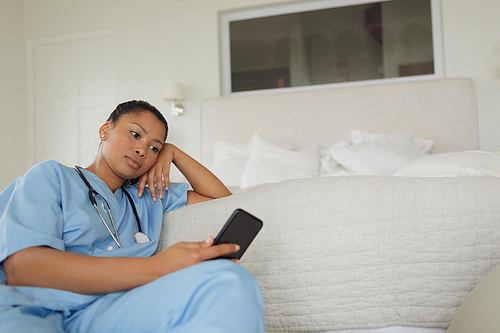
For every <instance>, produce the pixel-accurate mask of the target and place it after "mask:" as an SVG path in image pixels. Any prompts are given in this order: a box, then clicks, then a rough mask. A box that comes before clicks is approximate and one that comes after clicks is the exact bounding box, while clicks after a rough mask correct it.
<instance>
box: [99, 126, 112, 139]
mask: <svg viewBox="0 0 500 333" xmlns="http://www.w3.org/2000/svg"><path fill="white" fill-rule="evenodd" d="M110 128H111V122H110V121H107V122H105V123H104V125H102V126H101V127H100V128H99V139H101V141H105V140H106V138H107V136H108V132H109V129H110Z"/></svg>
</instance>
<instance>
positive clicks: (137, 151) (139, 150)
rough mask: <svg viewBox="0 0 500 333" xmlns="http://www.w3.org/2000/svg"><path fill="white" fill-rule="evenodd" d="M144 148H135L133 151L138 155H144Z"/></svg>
mask: <svg viewBox="0 0 500 333" xmlns="http://www.w3.org/2000/svg"><path fill="white" fill-rule="evenodd" d="M144 152H145V150H144V149H142V148H135V153H136V154H137V155H139V156H145V153H144Z"/></svg>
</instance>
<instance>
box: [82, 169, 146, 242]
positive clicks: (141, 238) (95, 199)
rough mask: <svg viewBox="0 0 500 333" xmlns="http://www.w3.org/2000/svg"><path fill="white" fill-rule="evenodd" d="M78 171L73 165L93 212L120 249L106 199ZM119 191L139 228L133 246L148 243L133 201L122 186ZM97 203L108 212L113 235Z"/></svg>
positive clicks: (118, 238)
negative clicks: (80, 178) (86, 192)
mask: <svg viewBox="0 0 500 333" xmlns="http://www.w3.org/2000/svg"><path fill="white" fill-rule="evenodd" d="M80 169H81V168H80V167H79V166H78V165H75V170H76V172H78V174H79V175H80V177H82V179H83V181H84V182H85V184H86V185H87V187H88V188H89V199H90V202H91V203H92V205H93V206H94V208H95V210H96V211H97V214H99V217H100V218H101V220H102V223H104V226H105V227H106V229H107V230H108V232H109V234H110V235H111V237H112V238H113V240H114V241H115V243H116V245H118V247H119V248H121V247H122V244H121V242H120V237H118V232H117V231H116V225H115V221H114V220H113V216H111V209H110V208H109V204H108V202H107V201H106V199H104V197H103V196H102V195H100V194H99V193H98V192H97V191H96V190H94V189H93V188H92V186H91V185H90V183H89V182H88V180H87V178H86V177H85V175H84V174H83V172H82V170H80ZM121 189H122V191H123V193H125V195H126V196H127V198H128V201H130V205H131V206H132V210H133V211H134V215H135V220H136V221H137V227H138V228H139V231H138V232H136V233H135V234H134V244H136V245H137V244H143V243H147V242H150V241H151V240H150V239H149V237H148V236H147V235H146V234H145V233H143V232H142V229H141V220H140V219H139V214H137V210H136V209H135V205H134V201H133V200H132V197H131V196H130V193H128V191H127V190H126V189H125V187H124V186H122V187H121ZM98 203H99V204H100V205H101V206H102V208H103V209H104V210H106V211H107V212H108V216H109V219H110V220H111V225H112V226H113V229H114V232H115V233H114V234H113V231H111V228H110V227H109V226H108V224H107V223H106V221H105V220H104V216H102V214H101V211H100V210H99V207H98V206H97V204H98ZM115 235H116V236H115Z"/></svg>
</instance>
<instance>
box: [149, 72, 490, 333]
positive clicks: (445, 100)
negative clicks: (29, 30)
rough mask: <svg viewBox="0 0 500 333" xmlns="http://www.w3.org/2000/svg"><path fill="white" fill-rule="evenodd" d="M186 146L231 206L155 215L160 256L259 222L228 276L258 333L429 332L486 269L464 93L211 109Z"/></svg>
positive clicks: (363, 90)
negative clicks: (257, 293) (250, 307)
mask: <svg viewBox="0 0 500 333" xmlns="http://www.w3.org/2000/svg"><path fill="white" fill-rule="evenodd" d="M221 143H222V144H221ZM201 145H202V162H203V163H204V164H205V165H206V166H207V167H211V168H214V169H217V168H218V170H226V171H227V172H228V173H229V174H227V175H226V174H225V175H221V176H220V177H221V179H222V178H224V179H225V182H227V185H229V186H231V188H232V189H233V191H234V192H235V194H234V195H233V196H231V197H227V198H223V199H218V200H214V201H211V202H206V203H201V204H197V205H193V206H188V207H185V208H182V209H179V210H176V211H173V212H169V213H167V214H165V216H164V229H163V231H162V237H161V239H160V245H159V249H162V248H164V247H167V246H169V245H172V244H174V243H176V242H179V241H199V240H201V239H204V238H205V237H206V236H207V235H215V234H216V233H217V232H218V231H219V230H220V228H221V227H222V225H223V224H224V222H225V220H226V219H227V217H228V216H229V215H230V214H231V212H232V211H233V210H234V209H236V208H243V209H245V210H247V211H249V212H251V213H253V214H255V215H256V216H258V217H260V218H261V219H262V220H263V221H264V227H263V229H262V230H261V232H260V234H259V235H258V237H257V238H256V239H255V241H254V243H253V244H252V245H251V247H250V248H249V249H248V251H247V252H246V253H245V255H244V257H243V259H242V265H243V266H244V267H246V268H247V269H248V270H249V271H251V272H252V273H253V274H254V275H255V276H256V277H257V279H258V281H259V283H260V285H261V289H262V294H263V299H264V303H265V309H266V327H267V330H268V331H273V332H274V331H275V332H320V331H323V332H324V331H342V330H345V331H346V332H444V331H445V330H446V329H447V328H448V326H449V325H450V323H451V322H452V321H455V320H454V318H455V314H456V313H457V311H459V308H460V306H461V305H462V304H463V303H465V302H464V300H466V299H467V298H468V296H469V295H470V293H471V290H475V289H474V288H475V287H476V286H477V285H478V284H480V283H482V282H481V281H483V279H484V277H485V276H487V275H488V274H489V273H490V272H492V271H493V269H494V267H495V266H496V265H497V264H498V263H499V262H500V223H499V222H500V209H499V207H500V177H498V176H499V175H500V168H499V167H500V159H499V154H497V153H490V152H481V151H479V150H478V148H479V143H478V126H477V110H476V98H475V91H474V84H473V82H472V81H471V80H469V79H444V80H432V81H420V82H406V83H399V84H394V83H390V84H381V85H367V86H358V87H347V88H328V89H317V90H310V91H302V92H285V91H284V92H282V93H266V94H254V95H240V96H231V97H218V98H212V99H208V100H206V101H204V103H203V105H202V141H201ZM218 145H219V148H220V147H223V148H224V149H225V150H224V149H223V151H222V152H221V151H219V152H218V153H217V149H215V148H217V147H218ZM359 147H361V148H359ZM409 147H410V148H411V149H410V148H409ZM408 150H410V153H408ZM249 151H250V153H249ZM380 151H382V152H383V153H384V154H389V155H383V158H382V159H381V157H380V156H378V155H377V154H378V153H380ZM242 152H247V155H244V154H243V155H242ZM254 152H258V153H255V154H253V153H254ZM400 152H403V153H400ZM235 154H236V155H235ZM229 155H232V157H233V159H231V160H228V156H229ZM254 155H255V156H254ZM375 155H377V156H375ZM234 156H236V157H234ZM387 156H389V157H387ZM401 156H404V157H403V158H401ZM306 157H307V158H306ZM305 159H307V160H308V162H303V160H305ZM314 159H315V161H316V162H315V163H313V162H311V161H313V160H314ZM270 160H273V163H275V164H269V161H270ZM339 160H340V161H341V162H342V163H339ZM367 161H368V162H367ZM384 162H386V163H384ZM217 163H219V166H217ZM224 163H226V164H225V167H224ZM227 163H229V164H227ZM231 163H232V164H231ZM360 165H361V166H360ZM385 165H390V168H385ZM295 167H297V169H300V168H302V169H301V170H298V171H297V170H292V169H294V168H295ZM235 170H238V171H237V172H235ZM249 170H250V171H252V172H250V171H249ZM304 170H306V171H304ZM299 171H300V172H299ZM302 171H303V173H301V172H302ZM214 172H215V171H214ZM219 172H222V171H219ZM256 174H258V175H256ZM490 274H491V273H490ZM485 280H486V279H485ZM460 309H461V308H460Z"/></svg>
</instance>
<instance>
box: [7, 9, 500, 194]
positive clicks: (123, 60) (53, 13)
mask: <svg viewBox="0 0 500 333" xmlns="http://www.w3.org/2000/svg"><path fill="white" fill-rule="evenodd" d="M280 2H288V1H285V0H281V1H280V0H142V1H137V0H81V1H68V0H0V5H1V7H0V9H1V10H0V21H1V23H0V24H1V31H2V33H1V35H0V36H2V37H1V39H0V42H1V44H2V45H1V47H2V48H4V47H5V45H6V44H7V43H8V45H11V44H14V45H17V46H15V47H14V48H13V49H12V50H10V51H8V53H7V55H4V54H3V53H2V55H1V57H2V58H1V59H0V60H1V64H0V66H1V67H0V68H2V75H1V76H0V87H2V95H1V96H2V98H1V102H2V104H5V102H7V105H9V106H10V107H8V108H2V109H1V110H0V124H2V125H0V126H2V129H3V128H4V127H6V125H3V124H5V123H6V121H7V122H9V123H10V122H12V121H13V120H12V117H13V116H12V114H11V113H12V109H15V110H16V116H15V119H14V121H15V122H16V124H15V126H11V125H8V133H11V137H10V138H8V139H6V136H3V137H2V143H4V142H6V141H5V140H8V142H9V143H10V142H13V141H16V140H17V142H18V143H17V142H16V143H15V144H12V146H13V148H12V150H9V152H10V153H11V154H9V155H10V157H9V159H12V160H15V163H13V164H12V165H8V166H7V165H6V164H5V163H2V164H0V172H1V174H2V175H4V176H5V177H4V176H3V177H2V181H3V183H0V190H1V189H3V187H5V185H4V186H2V184H6V183H10V182H11V181H12V180H13V179H14V178H15V176H17V175H18V174H19V173H20V172H21V171H24V170H25V157H24V156H23V155H22V154H19V151H24V148H21V147H24V146H23V144H25V139H24V138H25V136H26V134H25V133H22V132H23V130H24V131H25V127H24V126H25V125H24V123H23V122H24V121H25V120H24V118H23V117H24V115H21V113H22V110H23V109H24V107H25V103H24V99H23V98H24V96H25V89H24V87H23V83H24V76H25V69H24V68H22V66H21V62H24V61H25V55H24V43H25V41H26V40H27V39H33V38H39V37H48V36H58V35H64V34H70V33H76V32H82V31H92V30H100V29H112V31H113V34H114V70H115V73H114V82H115V101H116V103H119V102H121V101H124V100H128V99H132V98H139V99H145V100H148V101H149V102H151V103H152V104H153V105H156V106H157V107H158V108H160V109H162V110H165V115H166V116H167V120H169V122H170V127H171V134H170V136H169V141H171V142H173V143H175V144H177V145H178V146H179V147H181V148H182V149H184V150H185V151H187V152H188V153H190V154H191V155H193V156H194V157H196V158H199V156H200V105H201V102H202V100H203V99H205V98H208V97H213V96H218V95H219V58H218V57H219V48H218V16H217V14H218V11H220V10H227V9H235V8H242V7H251V6H257V5H263V4H274V3H280ZM21 3H22V5H21ZM5 10H6V12H5ZM21 11H22V13H21ZM498 13H500V1H498V0H476V1H470V0H442V17H443V37H444V55H445V75H446V76H447V77H463V76H466V77H471V78H473V79H474V80H475V81H476V84H477V90H478V105H479V122H480V124H479V128H480V143H481V149H484V150H490V151H498V150H500V133H499V132H500V131H498V128H500V112H499V111H500V78H499V73H498V67H500V21H499V20H498V18H497V17H496V16H497V14H498ZM21 19H22V22H23V34H24V40H20V39H22V38H23V36H21V32H19V25H20V23H19V22H20V20H21ZM3 31H10V33H7V35H6V36H4V33H3ZM20 44H22V46H21V45H20ZM21 48H23V50H22V51H21ZM495 52H496V53H495ZM4 72H5V73H8V74H9V75H7V76H5V75H3V73H4ZM12 78H16V79H14V81H16V82H14V85H15V87H16V88H15V89H14V88H10V90H9V93H8V94H7V93H3V91H4V87H10V85H11V84H13V82H12ZM167 81H180V82H182V83H183V84H184V85H185V87H186V93H187V100H186V102H185V103H184V106H185V108H186V112H185V114H184V115H183V116H181V117H178V118H175V119H169V117H170V116H169V114H168V113H169V112H168V110H169V107H170V104H169V103H168V102H166V101H164V100H163V99H162V94H163V89H164V87H165V83H166V82H167ZM4 95H8V96H6V97H4ZM21 104H22V107H19V105H21ZM111 111H112V110H110V112H111ZM17 123H19V124H17ZM14 134H15V138H14V140H12V138H13V135H14ZM14 153H15V154H14ZM12 154H14V155H12ZM2 160H3V158H2Z"/></svg>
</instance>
